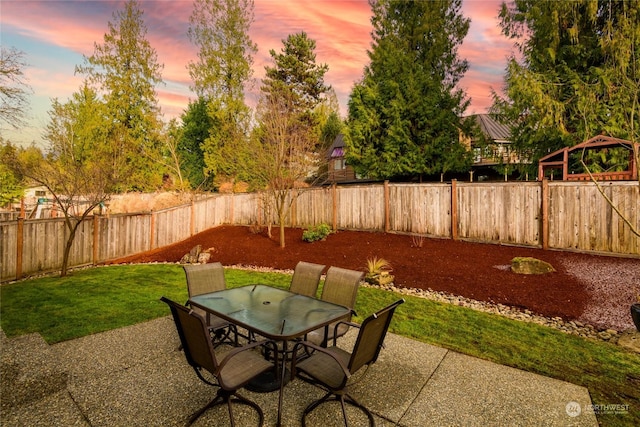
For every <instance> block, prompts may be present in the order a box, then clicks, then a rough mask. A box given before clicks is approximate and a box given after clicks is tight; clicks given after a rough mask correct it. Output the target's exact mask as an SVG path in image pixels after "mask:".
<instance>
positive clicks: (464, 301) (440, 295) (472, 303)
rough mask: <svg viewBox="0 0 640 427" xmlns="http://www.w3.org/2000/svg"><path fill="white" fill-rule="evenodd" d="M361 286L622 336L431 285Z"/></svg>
mask: <svg viewBox="0 0 640 427" xmlns="http://www.w3.org/2000/svg"><path fill="white" fill-rule="evenodd" d="M362 286H365V287H370V288H379V289H384V290H386V291H391V292H396V293H399V294H402V295H410V296H415V297H419V298H425V299H429V300H432V301H437V302H441V303H446V304H453V305H458V306H461V307H468V308H471V309H474V310H477V311H482V312H485V313H491V314H497V315H499V316H503V317H507V318H509V319H512V320H519V321H522V322H531V323H537V324H538V325H543V326H548V327H550V328H554V329H557V330H559V331H562V332H565V333H568V334H572V335H578V336H580V337H583V338H591V339H597V340H600V341H606V342H610V343H613V344H616V343H617V342H618V339H619V337H620V332H618V331H616V330H615V329H603V330H598V329H596V328H595V327H594V326H593V325H587V324H584V323H582V322H579V321H577V320H570V321H565V320H564V319H562V318H561V317H552V318H549V317H544V316H539V315H537V314H534V313H533V312H532V311H530V310H519V309H517V308H514V307H510V306H508V305H504V304H494V303H490V302H485V301H477V300H473V299H470V298H465V297H462V296H458V295H453V294H448V293H446V292H441V291H434V290H432V289H417V288H401V287H397V286H395V285H393V284H391V285H386V286H372V285H369V284H366V283H364V284H363V285H362Z"/></svg>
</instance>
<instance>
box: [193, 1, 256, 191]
mask: <svg viewBox="0 0 640 427" xmlns="http://www.w3.org/2000/svg"><path fill="white" fill-rule="evenodd" d="M193 5H194V9H193V13H192V14H191V17H190V20H189V22H190V28H189V32H188V35H189V38H190V39H191V41H192V42H193V43H194V44H195V45H196V46H197V47H198V49H199V51H198V61H197V62H192V63H190V64H189V66H188V68H189V74H190V75H191V79H192V80H193V82H194V89H195V91H196V93H197V94H198V96H200V97H202V98H204V99H206V101H207V106H208V114H209V116H210V117H211V120H210V122H211V124H212V128H211V130H210V132H209V135H208V137H207V139H206V140H205V141H204V143H203V144H202V145H201V148H202V151H203V154H204V162H205V165H206V168H205V172H206V175H208V176H216V177H217V180H218V181H220V180H224V179H242V178H243V177H242V176H240V171H239V169H238V158H237V155H238V153H239V152H240V150H239V149H238V147H239V146H242V145H244V144H245V143H246V140H247V138H248V129H249V126H250V119H251V110H250V109H249V107H248V106H247V105H246V104H245V101H244V89H245V85H246V84H247V83H249V82H250V80H251V77H252V75H253V70H252V64H253V55H254V54H255V53H256V52H257V47H256V45H255V43H253V42H252V41H251V38H250V37H249V28H250V26H251V23H252V22H253V0H194V3H193ZM200 182H202V180H201V181H200Z"/></svg>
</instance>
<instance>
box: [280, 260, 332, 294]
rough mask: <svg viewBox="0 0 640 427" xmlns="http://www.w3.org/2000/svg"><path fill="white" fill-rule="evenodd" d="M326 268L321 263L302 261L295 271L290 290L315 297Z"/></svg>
mask: <svg viewBox="0 0 640 427" xmlns="http://www.w3.org/2000/svg"><path fill="white" fill-rule="evenodd" d="M324 268H325V266H324V265H321V264H314V263H311V262H306V261H300V262H299V263H298V264H297V265H296V268H295V270H294V271H293V277H292V278H291V285H290V286H289V291H291V292H295V293H296V294H300V295H306V296H308V297H314V298H315V296H316V294H317V292H318V285H319V284H320V277H321V276H322V271H323V270H324Z"/></svg>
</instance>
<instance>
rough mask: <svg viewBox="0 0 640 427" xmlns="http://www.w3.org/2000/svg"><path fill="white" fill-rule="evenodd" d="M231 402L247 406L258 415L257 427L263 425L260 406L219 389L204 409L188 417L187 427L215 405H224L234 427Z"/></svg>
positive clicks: (262, 414)
mask: <svg viewBox="0 0 640 427" xmlns="http://www.w3.org/2000/svg"><path fill="white" fill-rule="evenodd" d="M232 402H236V403H238V404H240V405H247V406H250V407H252V408H253V409H255V410H256V412H257V413H258V418H259V421H258V426H260V427H262V425H263V424H264V413H263V412H262V408H260V406H258V404H257V403H255V402H252V401H251V400H249V399H247V398H246V397H244V396H241V395H239V394H238V393H234V392H230V391H227V390H223V389H219V390H218V392H217V393H216V397H215V398H214V399H213V400H212V401H211V402H209V403H207V405H206V406H205V407H203V408H202V409H200V410H198V411H197V412H196V413H194V414H193V415H191V417H189V420H188V421H187V426H190V425H191V424H193V423H194V422H195V421H196V420H197V419H198V418H200V416H201V415H202V414H204V413H205V412H206V411H207V410H208V409H211V408H213V407H214V406H216V405H222V404H225V403H226V404H227V409H228V411H229V419H230V420H231V427H234V426H235V425H236V423H235V419H234V417H233V410H232V409H231V403H232Z"/></svg>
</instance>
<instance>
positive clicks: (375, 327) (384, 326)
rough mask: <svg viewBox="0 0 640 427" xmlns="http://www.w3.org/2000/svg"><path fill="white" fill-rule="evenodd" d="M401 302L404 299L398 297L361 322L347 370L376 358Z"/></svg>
mask: <svg viewBox="0 0 640 427" xmlns="http://www.w3.org/2000/svg"><path fill="white" fill-rule="evenodd" d="M403 302H404V299H399V300H398V301H396V302H394V303H393V304H391V305H389V306H387V307H385V308H383V309H382V310H380V311H378V312H377V313H374V314H372V315H371V316H369V317H367V318H366V319H365V320H364V322H362V325H360V332H359V333H358V338H357V339H356V343H355V345H354V346H353V351H352V353H351V358H350V359H349V365H348V366H347V369H349V372H351V373H354V372H356V371H357V370H358V369H360V368H361V367H362V366H364V365H368V364H370V363H374V362H375V361H376V360H378V355H379V354H380V350H381V349H382V344H383V343H384V338H385V336H386V335H387V330H388V329H389V324H390V323H391V318H392V317H393V313H394V312H395V310H396V308H397V307H398V306H399V305H400V304H402V303H403Z"/></svg>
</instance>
